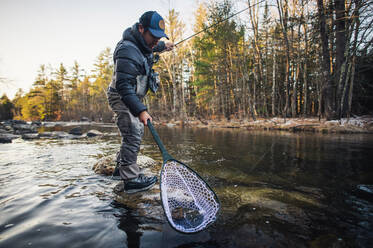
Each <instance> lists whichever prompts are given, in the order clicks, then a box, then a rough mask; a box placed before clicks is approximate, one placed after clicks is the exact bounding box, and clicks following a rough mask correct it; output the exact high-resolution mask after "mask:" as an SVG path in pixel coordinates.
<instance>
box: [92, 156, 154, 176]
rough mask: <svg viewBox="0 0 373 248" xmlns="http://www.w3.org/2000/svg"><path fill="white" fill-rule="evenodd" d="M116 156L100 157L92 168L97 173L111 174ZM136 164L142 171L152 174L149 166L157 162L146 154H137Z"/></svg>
mask: <svg viewBox="0 0 373 248" xmlns="http://www.w3.org/2000/svg"><path fill="white" fill-rule="evenodd" d="M116 158H117V155H116V154H112V155H110V156H106V157H102V158H101V159H100V160H98V161H97V162H96V164H94V165H93V170H94V171H95V172H96V173H97V174H102V175H107V176H111V175H112V174H113V172H114V168H115V165H116ZM137 164H138V165H139V166H140V168H142V169H143V171H144V173H146V174H147V175H148V174H149V173H150V174H154V173H152V172H151V170H150V168H151V167H154V165H156V164H157V162H156V161H155V160H154V159H152V158H150V157H148V156H144V155H139V156H137Z"/></svg>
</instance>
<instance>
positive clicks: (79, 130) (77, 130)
mask: <svg viewBox="0 0 373 248" xmlns="http://www.w3.org/2000/svg"><path fill="white" fill-rule="evenodd" d="M69 134H73V135H82V134H83V130H82V128H81V127H74V128H73V129H71V130H70V131H69Z"/></svg>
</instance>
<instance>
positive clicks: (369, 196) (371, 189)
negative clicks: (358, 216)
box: [356, 184, 373, 202]
mask: <svg viewBox="0 0 373 248" xmlns="http://www.w3.org/2000/svg"><path fill="white" fill-rule="evenodd" d="M356 193H357V195H358V196H359V197H360V198H363V199H365V200H368V201H371V202H373V185H369V184H359V185H357V186H356Z"/></svg>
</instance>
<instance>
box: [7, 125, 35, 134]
mask: <svg viewBox="0 0 373 248" xmlns="http://www.w3.org/2000/svg"><path fill="white" fill-rule="evenodd" d="M12 127H13V129H14V133H15V134H25V133H37V132H38V131H37V127H36V126H34V125H30V124H13V125H12Z"/></svg>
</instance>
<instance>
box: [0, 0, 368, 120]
mask: <svg viewBox="0 0 373 248" xmlns="http://www.w3.org/2000/svg"><path fill="white" fill-rule="evenodd" d="M240 7H241V8H240V9H239V8H238V7H237V6H236V7H235V2H234V1H231V0H223V1H210V2H209V3H200V4H199V5H198V8H197V10H196V12H195V14H194V24H193V32H194V33H198V32H199V31H201V30H203V32H200V33H199V34H198V35H196V36H193V37H192V38H190V39H185V38H187V37H184V34H185V32H186V24H185V23H183V22H182V21H181V17H180V15H181V14H180V13H179V12H176V11H175V10H174V9H170V10H169V12H168V15H167V16H165V20H166V33H167V34H168V36H169V38H170V41H171V42H173V43H175V44H177V43H178V42H180V41H182V42H180V43H179V44H178V45H177V46H176V48H175V49H174V50H173V51H172V52H166V53H162V54H160V59H159V61H158V63H157V64H156V65H155V68H154V69H155V71H157V72H158V73H159V75H160V87H159V89H158V92H157V93H156V94H153V93H150V92H149V93H148V95H147V97H146V98H145V103H146V105H147V106H148V109H149V112H150V114H151V115H152V116H153V118H154V119H155V120H183V121H186V120H188V119H199V120H222V119H223V120H231V119H236V120H247V119H252V120H256V119H257V118H269V117H283V118H291V117H318V118H325V119H327V120H332V119H341V118H344V117H347V118H349V117H351V116H353V115H367V114H372V112H373V111H372V106H373V81H372V78H373V50H372V48H373V16H372V13H373V1H372V0H313V1H312V0H261V1H260V0H248V1H246V2H244V3H243V4H242V5H240ZM243 8H247V10H245V11H244V12H242V13H240V14H239V15H235V13H237V12H238V11H240V10H241V9H243ZM183 39H185V40H183ZM115 42H117V41H113V43H115ZM112 52H113V51H111V49H109V48H106V49H104V50H103V51H102V52H101V53H100V54H99V55H98V56H97V59H96V61H95V62H94V65H93V67H94V69H93V70H92V71H90V72H87V71H85V70H84V69H83V68H81V66H80V65H79V63H78V62H77V61H76V62H75V63H74V65H71V66H67V65H64V64H62V63H61V64H60V66H59V67H58V68H51V67H49V66H46V65H40V68H39V71H38V72H36V75H37V76H36V78H35V81H34V82H33V86H32V88H31V89H30V91H29V92H23V91H22V90H21V89H20V90H19V91H18V92H17V94H16V95H15V97H14V99H12V100H10V99H9V98H8V97H7V96H6V95H3V96H2V97H1V98H0V119H2V120H4V119H12V118H14V119H22V120H41V121H56V120H62V121H69V120H80V119H81V118H82V117H86V118H88V119H90V120H94V121H112V119H113V113H112V112H111V111H110V109H109V108H108V103H107V100H106V89H107V87H108V85H109V83H110V81H111V77H112V73H113V61H112ZM0 83H4V82H3V81H2V82H0Z"/></svg>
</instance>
